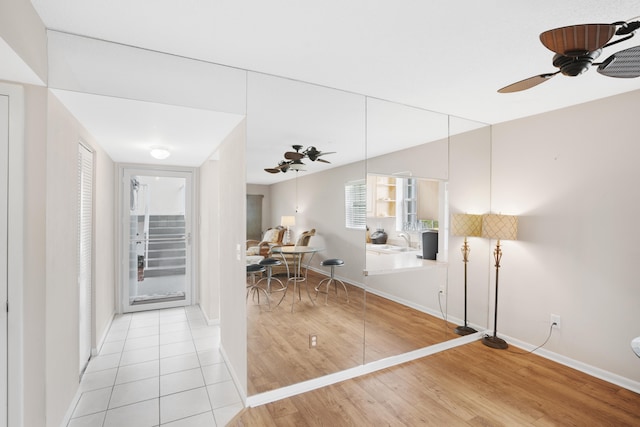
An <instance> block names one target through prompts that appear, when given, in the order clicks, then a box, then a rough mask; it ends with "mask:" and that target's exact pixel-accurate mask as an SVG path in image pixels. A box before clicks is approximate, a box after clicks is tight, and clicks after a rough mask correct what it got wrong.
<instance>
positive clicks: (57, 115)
mask: <svg viewBox="0 0 640 427" xmlns="http://www.w3.org/2000/svg"><path fill="white" fill-rule="evenodd" d="M47 106H48V107H47V124H48V128H47V150H46V153H47V155H46V232H45V234H46V246H45V248H46V339H45V342H46V376H45V378H46V417H47V424H46V425H48V426H58V425H59V424H60V422H61V421H62V419H63V417H64V415H65V412H66V411H67V409H68V407H69V405H70V404H71V402H72V401H73V398H74V396H75V394H76V392H77V389H78V384H79V356H78V353H79V350H78V327H79V326H78V304H79V303H78V282H77V266H76V262H77V261H76V260H77V238H78V236H77V212H78V206H77V204H78V200H77V197H78V196H77V194H78V193H77V192H78V188H77V183H78V179H77V156H78V142H79V141H80V140H82V141H84V142H86V143H88V144H90V145H91V146H93V147H97V144H96V142H95V141H94V140H93V138H92V137H91V135H89V134H88V133H87V132H86V130H85V129H84V128H82V126H81V125H80V124H79V123H78V122H77V121H76V120H75V118H73V116H71V114H70V113H69V112H68V111H67V110H66V109H65V108H64V106H63V105H62V104H61V103H60V101H58V99H57V98H56V97H55V96H54V95H52V94H49V96H48V99H47ZM96 157H97V161H96V184H95V185H96V187H95V188H96V202H95V203H96V207H97V208H99V209H102V212H96V223H95V224H94V230H96V231H97V234H96V239H95V240H96V242H95V249H96V254H95V260H96V262H95V264H94V268H95V272H96V278H97V279H96V280H95V294H96V298H100V299H97V300H96V307H95V315H96V316H98V317H97V318H96V319H95V326H96V327H98V328H102V329H104V327H106V326H107V325H108V322H109V320H110V317H111V315H112V314H113V311H114V273H113V268H114V259H113V251H114V239H115V235H114V234H113V232H111V234H110V235H109V233H108V231H109V230H110V229H111V230H113V226H114V224H113V188H114V187H113V185H114V182H113V173H114V172H113V164H112V163H111V161H110V160H109V159H108V158H107V156H106V155H105V154H104V153H103V152H102V151H100V150H98V151H96ZM98 191H101V192H102V191H108V192H107V193H105V194H101V193H100V194H98ZM108 205H111V206H110V207H108V208H106V206H108ZM97 210H98V209H97ZM100 257H103V258H100ZM99 274H104V276H102V277H98V275H99ZM102 298H105V299H104V300H103V299H102ZM97 332H98V335H100V336H102V334H103V333H104V331H103V330H102V331H100V330H99V331H97Z"/></svg>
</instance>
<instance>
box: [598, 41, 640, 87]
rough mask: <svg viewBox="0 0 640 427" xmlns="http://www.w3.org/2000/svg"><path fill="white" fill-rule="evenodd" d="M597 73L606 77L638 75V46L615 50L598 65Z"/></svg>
mask: <svg viewBox="0 0 640 427" xmlns="http://www.w3.org/2000/svg"><path fill="white" fill-rule="evenodd" d="M598 73H600V74H602V75H605V76H608V77H618V78H627V79H630V78H634V77H640V46H635V47H631V48H629V49H624V50H621V51H620V52H616V53H614V54H613V55H611V56H610V57H608V58H607V59H605V60H604V61H603V62H602V63H601V64H600V65H599V66H598Z"/></svg>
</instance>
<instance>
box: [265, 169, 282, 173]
mask: <svg viewBox="0 0 640 427" xmlns="http://www.w3.org/2000/svg"><path fill="white" fill-rule="evenodd" d="M264 170H265V171H266V172H269V173H279V172H280V169H277V168H265V169H264Z"/></svg>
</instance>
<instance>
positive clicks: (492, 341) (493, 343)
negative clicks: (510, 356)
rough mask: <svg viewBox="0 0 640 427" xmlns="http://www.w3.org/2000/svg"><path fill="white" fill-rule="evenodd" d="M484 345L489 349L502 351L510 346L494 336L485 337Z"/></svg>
mask: <svg viewBox="0 0 640 427" xmlns="http://www.w3.org/2000/svg"><path fill="white" fill-rule="evenodd" d="M482 344H484V345H486V346H487V347H491V348H497V349H500V350H504V349H505V348H507V347H509V344H507V342H506V341H505V340H503V339H502V338H498V337H494V336H486V337H483V338H482Z"/></svg>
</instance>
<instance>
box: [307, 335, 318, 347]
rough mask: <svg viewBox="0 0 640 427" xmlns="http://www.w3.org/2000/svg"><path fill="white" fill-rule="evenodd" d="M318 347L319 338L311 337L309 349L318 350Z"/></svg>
mask: <svg viewBox="0 0 640 427" xmlns="http://www.w3.org/2000/svg"><path fill="white" fill-rule="evenodd" d="M317 346H318V336H317V335H315V334H310V335H309V348H316V347H317Z"/></svg>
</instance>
